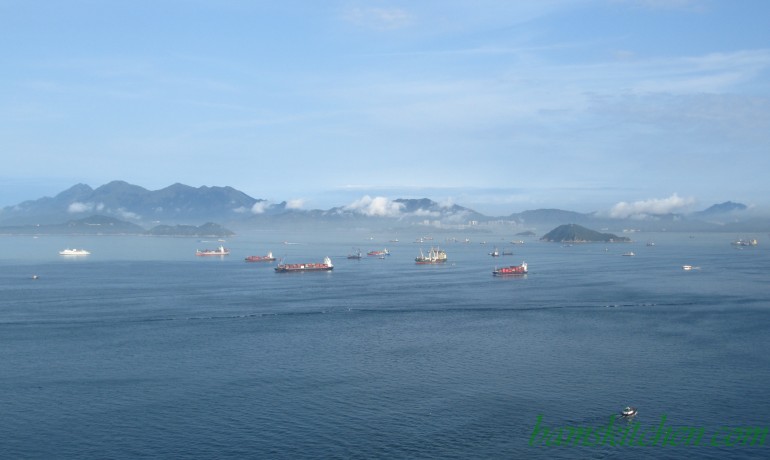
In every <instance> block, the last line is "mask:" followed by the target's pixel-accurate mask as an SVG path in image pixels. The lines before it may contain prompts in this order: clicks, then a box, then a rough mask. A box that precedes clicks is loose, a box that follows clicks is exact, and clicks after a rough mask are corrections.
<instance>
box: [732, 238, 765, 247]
mask: <svg viewBox="0 0 770 460" xmlns="http://www.w3.org/2000/svg"><path fill="white" fill-rule="evenodd" d="M730 244H732V245H733V246H756V245H757V244H759V243H758V242H757V240H756V238H752V239H750V240H744V239H742V238H741V239H737V240H735V241H733V242H732V243H730Z"/></svg>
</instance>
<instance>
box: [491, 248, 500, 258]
mask: <svg viewBox="0 0 770 460" xmlns="http://www.w3.org/2000/svg"><path fill="white" fill-rule="evenodd" d="M489 255H490V256H492V257H500V251H498V250H497V247H495V248H494V249H492V252H490V253H489Z"/></svg>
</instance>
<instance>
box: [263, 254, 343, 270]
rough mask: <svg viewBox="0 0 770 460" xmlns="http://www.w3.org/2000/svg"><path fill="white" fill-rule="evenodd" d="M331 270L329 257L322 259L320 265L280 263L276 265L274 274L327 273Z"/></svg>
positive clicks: (332, 266)
mask: <svg viewBox="0 0 770 460" xmlns="http://www.w3.org/2000/svg"><path fill="white" fill-rule="evenodd" d="M333 269H334V265H332V260H331V259H330V258H329V257H324V261H323V262H322V263H320V264H319V263H314V262H308V263H301V264H284V263H280V264H278V266H277V267H275V271H276V273H286V272H320V271H329V270H333Z"/></svg>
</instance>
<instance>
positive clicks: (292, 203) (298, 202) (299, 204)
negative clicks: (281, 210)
mask: <svg viewBox="0 0 770 460" xmlns="http://www.w3.org/2000/svg"><path fill="white" fill-rule="evenodd" d="M304 206H305V200H303V199H302V198H297V199H294V200H289V201H287V202H286V209H302V208H303V207H304Z"/></svg>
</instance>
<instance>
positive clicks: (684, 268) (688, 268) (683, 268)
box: [682, 265, 692, 271]
mask: <svg viewBox="0 0 770 460" xmlns="http://www.w3.org/2000/svg"><path fill="white" fill-rule="evenodd" d="M682 270H687V271H689V270H692V265H682Z"/></svg>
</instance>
